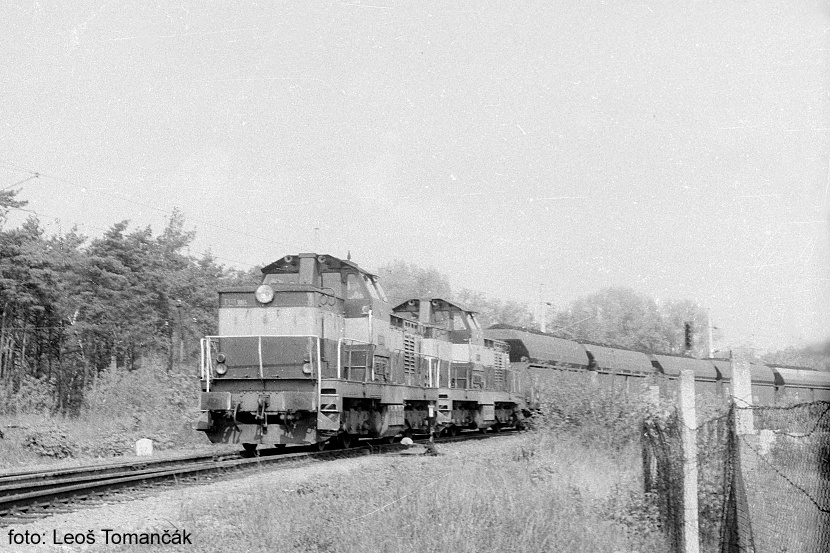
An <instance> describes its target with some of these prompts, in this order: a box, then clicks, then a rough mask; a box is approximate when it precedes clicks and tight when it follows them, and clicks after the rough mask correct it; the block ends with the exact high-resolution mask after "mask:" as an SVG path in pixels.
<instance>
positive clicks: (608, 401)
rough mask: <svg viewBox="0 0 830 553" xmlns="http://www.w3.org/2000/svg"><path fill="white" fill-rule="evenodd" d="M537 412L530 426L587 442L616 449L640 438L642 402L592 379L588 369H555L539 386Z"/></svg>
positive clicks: (631, 395)
mask: <svg viewBox="0 0 830 553" xmlns="http://www.w3.org/2000/svg"><path fill="white" fill-rule="evenodd" d="M538 397H539V403H540V412H539V413H538V414H536V415H535V416H534V417H533V423H532V426H533V427H535V428H538V429H540V430H549V431H556V432H568V433H573V434H576V435H578V436H579V438H580V439H581V440H582V441H583V442H584V443H586V444H588V445H597V446H599V447H603V448H604V447H610V448H612V449H613V450H616V451H619V450H620V449H622V448H624V447H626V446H627V445H628V444H629V443H632V442H635V443H638V442H639V439H640V421H641V419H642V413H643V409H644V403H643V401H642V400H641V399H640V397H639V395H638V394H636V393H631V394H629V393H626V392H625V391H623V390H615V389H611V388H609V387H607V386H606V385H600V384H594V383H592V382H591V374H590V373H568V372H561V373H554V374H552V375H550V376H549V377H548V378H546V382H545V383H544V384H542V385H541V386H540V387H539V388H538Z"/></svg>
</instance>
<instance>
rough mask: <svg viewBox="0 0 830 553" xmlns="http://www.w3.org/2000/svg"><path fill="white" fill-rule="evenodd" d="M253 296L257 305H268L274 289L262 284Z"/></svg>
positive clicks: (272, 297)
mask: <svg viewBox="0 0 830 553" xmlns="http://www.w3.org/2000/svg"><path fill="white" fill-rule="evenodd" d="M255 295H256V301H258V302H259V303H270V302H271V300H273V299H274V289H273V288H271V287H270V286H268V285H267V284H263V285H262V286H260V287H259V288H257V289H256V294H255Z"/></svg>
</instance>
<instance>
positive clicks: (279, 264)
mask: <svg viewBox="0 0 830 553" xmlns="http://www.w3.org/2000/svg"><path fill="white" fill-rule="evenodd" d="M292 257H297V258H302V257H316V258H318V259H320V258H322V259H323V260H324V261H325V263H326V265H327V266H329V267H331V268H333V269H339V268H341V267H350V268H352V269H354V270H356V271H358V272H360V273H363V274H365V275H369V276H371V277H374V278H377V275H375V274H373V273H370V272H369V271H366V270H365V269H361V268H360V267H359V266H358V265H357V264H356V263H353V262H352V261H351V260H348V259H340V258H339V257H335V256H333V255H329V254H316V253H298V254H289V255H284V256H282V257H280V258H279V259H277V260H276V261H274V262H272V263H269V264H268V265H266V266H265V267H263V268H262V269H260V270H261V271H262V274H264V275H265V274H269V273H273V272H275V271H278V270H280V269H284V268H285V266H286V263H287V262H288V260H289V259H291V258H292Z"/></svg>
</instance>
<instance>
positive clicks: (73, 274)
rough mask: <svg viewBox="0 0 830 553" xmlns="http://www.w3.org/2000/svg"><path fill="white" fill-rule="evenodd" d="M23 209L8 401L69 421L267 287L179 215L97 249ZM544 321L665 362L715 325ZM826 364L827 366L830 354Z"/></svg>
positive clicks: (509, 308)
mask: <svg viewBox="0 0 830 553" xmlns="http://www.w3.org/2000/svg"><path fill="white" fill-rule="evenodd" d="M25 205H26V203H25V202H23V201H21V200H18V199H17V198H16V194H15V192H14V191H11V190H5V191H0V400H2V399H3V398H4V397H5V398H9V397H11V396H12V395H13V394H15V393H17V392H19V390H21V389H22V388H26V387H27V386H29V387H31V386H32V383H37V384H39V385H40V387H38V388H37V391H38V392H37V393H39V394H42V393H43V390H44V389H45V390H47V391H48V394H49V395H50V396H51V398H50V401H48V404H49V405H50V408H51V409H52V410H53V411H56V412H60V413H69V414H71V413H76V412H78V409H79V408H80V406H81V405H82V404H83V401H84V394H85V392H86V391H87V390H88V389H90V387H92V386H93V385H94V383H95V380H96V379H97V378H98V377H99V375H101V374H102V372H103V371H106V370H107V369H108V368H109V367H116V368H119V367H123V368H125V369H126V370H133V369H135V368H137V367H139V366H141V365H142V363H146V362H148V361H153V362H154V363H155V364H157V365H159V364H160V365H161V366H165V365H166V367H167V369H168V370H170V368H171V367H172V366H173V363H174V361H179V362H181V363H192V362H193V361H194V360H195V359H197V357H198V347H199V345H198V344H199V341H198V340H199V338H201V337H202V336H205V335H209V334H214V333H215V331H216V326H215V325H216V312H217V289H218V288H220V287H222V286H229V285H233V284H239V283H242V282H249V283H250V282H257V281H258V279H259V274H258V268H252V269H251V270H250V271H248V272H243V271H239V270H235V269H231V268H227V267H225V266H223V265H221V264H220V263H218V262H217V261H216V259H215V258H214V257H212V256H211V255H210V254H204V255H201V256H194V255H191V254H190V253H189V245H190V244H191V243H192V241H193V239H194V232H192V231H187V230H185V227H184V217H183V216H182V214H181V212H179V211H174V212H173V213H172V214H171V216H170V218H169V220H168V222H167V225H166V227H165V228H164V229H163V231H162V232H161V233H160V234H157V235H154V233H153V231H152V230H151V228H150V227H149V226H148V227H144V228H138V229H133V230H129V229H128V226H129V223H128V221H121V222H118V223H116V224H114V225H112V227H110V228H109V229H108V230H107V231H106V232H105V233H104V234H103V236H101V237H100V238H93V239H89V237H87V236H84V235H82V234H80V233H79V232H78V231H77V229H74V228H73V229H72V230H70V231H69V232H67V233H64V234H60V235H57V236H55V235H51V236H47V235H46V233H45V232H44V229H43V228H42V226H41V225H40V222H39V221H38V220H37V218H36V217H30V218H29V219H28V220H27V221H26V222H25V223H24V224H22V225H21V226H20V227H19V228H10V229H7V228H5V223H6V215H7V213H8V210H9V209H18V208H23V207H24V206H25ZM378 273H379V275H380V277H381V282H382V284H383V286H384V287H385V288H386V291H387V294H388V295H389V297H390V301H392V302H393V303H394V302H395V301H404V300H406V299H409V298H412V297H441V298H444V299H448V300H454V301H456V302H458V303H460V304H462V305H464V306H466V307H468V308H470V309H473V310H474V311H477V312H478V313H479V315H478V317H479V320H480V322H481V324H482V326H483V327H485V328H486V327H487V326H489V325H491V324H496V323H502V324H509V325H513V326H519V327H527V328H538V326H537V322H536V321H535V319H534V315H533V312H532V311H531V309H530V308H529V307H528V305H527V304H524V303H521V302H516V301H512V300H502V299H498V298H493V297H490V296H487V295H484V294H482V293H480V292H477V291H474V290H468V289H460V290H454V289H453V288H452V286H451V285H450V281H449V279H448V278H447V276H446V275H444V274H442V273H440V272H439V271H437V270H435V269H431V268H430V269H424V268H421V267H418V266H417V265H413V264H409V263H406V262H403V261H393V262H391V263H389V264H387V265H385V266H383V267H381V268H380V269H379V271H378ZM544 316H545V317H546V326H547V330H548V332H551V333H553V334H555V335H558V336H561V337H564V338H570V339H574V340H578V341H591V342H596V343H603V344H608V345H612V346H617V347H623V348H628V349H636V350H642V351H651V352H664V353H681V352H682V351H683V341H684V337H683V330H684V328H683V325H684V323H685V322H686V321H695V324H696V326H697V330H698V335H699V336H700V335H702V333H701V332H700V330H702V329H703V328H704V325H705V322H706V313H705V310H704V309H703V308H702V307H701V306H700V305H699V304H697V303H696V302H693V301H688V300H684V301H668V302H666V301H663V302H657V301H655V300H654V299H652V298H650V297H648V296H646V295H643V294H639V293H636V292H634V291H633V290H630V289H626V288H610V289H606V290H602V291H599V292H597V293H594V294H590V295H587V296H585V297H582V298H580V299H578V300H576V301H574V302H572V303H571V304H570V305H566V306H561V307H560V308H559V309H546V312H545V315H544ZM716 338H717V334H716ZM696 347H697V351H695V353H697V354H698V355H705V349H706V347H707V344H705V343H704V342H703V341H700V340H699V341H698V343H697V344H696ZM818 355H819V359H824V360H825V364H826V360H827V359H828V355H830V348H827V351H824V352H820V353H819V354H818ZM822 356H823V357H822ZM775 360H776V362H782V360H783V362H786V361H787V360H795V361H796V362H791V364H807V363H810V362H811V361H813V360H816V357H815V355H813V354H812V353H810V352H807V350H797V351H796V350H793V351H789V350H788V351H786V352H779V355H778V357H777V358H776V359H775ZM814 364H819V363H818V362H816V363H814Z"/></svg>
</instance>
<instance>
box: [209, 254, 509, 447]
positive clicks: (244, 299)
mask: <svg viewBox="0 0 830 553" xmlns="http://www.w3.org/2000/svg"><path fill="white" fill-rule="evenodd" d="M201 381H202V393H201V397H200V407H201V410H202V415H201V417H200V418H199V420H198V421H197V423H196V429H197V430H201V431H204V432H205V434H206V435H207V436H208V438H209V439H210V440H211V441H212V442H221V443H238V444H242V445H243V447H244V448H245V449H246V450H249V451H252V450H254V449H256V447H257V446H258V445H259V444H261V445H265V446H281V445H286V444H316V445H317V446H318V447H321V448H322V447H324V446H325V444H328V443H337V444H339V445H340V446H342V447H348V446H350V445H351V444H353V443H354V442H355V441H356V440H357V439H360V438H362V437H369V438H389V439H391V438H393V437H395V436H398V435H402V434H403V435H407V434H412V433H421V432H429V431H432V432H447V433H455V432H457V431H458V430H459V429H464V428H473V429H480V430H485V429H489V428H493V429H499V428H501V427H510V426H517V425H518V426H520V425H521V424H522V420H523V416H524V415H523V412H524V411H525V405H524V400H523V395H522V394H521V393H520V389H519V385H518V382H519V379H518V378H517V374H516V373H515V371H514V370H513V369H511V368H510V362H509V354H508V346H507V344H506V343H504V342H502V341H499V340H493V339H489V338H485V337H484V334H483V331H482V329H481V328H480V327H479V325H478V322H477V321H476V318H475V314H474V313H473V312H471V311H469V310H466V309H464V308H463V307H461V306H459V305H457V304H456V303H454V302H452V301H447V300H444V299H440V298H426V299H424V298H412V299H409V300H407V301H405V302H403V303H401V304H399V305H397V306H392V305H390V303H389V302H388V301H387V299H386V296H385V295H384V292H383V289H382V288H381V286H380V283H379V281H378V277H377V276H376V275H373V274H371V273H369V272H367V271H364V270H363V269H361V268H360V267H358V266H357V265H356V264H354V263H352V262H351V261H350V260H348V259H347V260H343V259H338V258H336V257H333V256H330V255H317V254H311V253H302V254H299V255H287V256H285V257H282V258H280V259H279V260H277V261H275V262H274V263H271V264H270V265H268V266H267V267H264V268H263V269H262V282H261V284H259V285H258V286H242V287H237V288H230V289H225V290H221V291H220V292H219V319H218V334H217V335H216V336H208V337H205V338H204V339H202V341H201Z"/></svg>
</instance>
